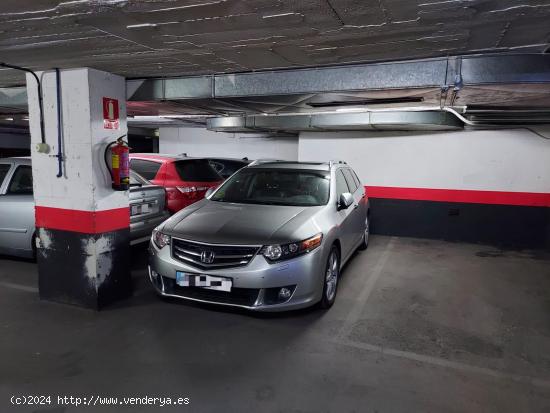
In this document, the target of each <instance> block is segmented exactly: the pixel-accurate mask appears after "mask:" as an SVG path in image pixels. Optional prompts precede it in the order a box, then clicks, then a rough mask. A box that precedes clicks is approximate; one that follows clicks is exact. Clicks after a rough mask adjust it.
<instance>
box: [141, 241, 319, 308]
mask: <svg viewBox="0 0 550 413" xmlns="http://www.w3.org/2000/svg"><path fill="white" fill-rule="evenodd" d="M323 255H324V254H323V245H321V246H320V247H319V248H317V249H315V250H314V251H312V252H310V253H307V254H304V255H302V256H299V257H297V258H293V259H290V260H286V261H282V262H279V263H276V264H270V263H268V262H267V261H266V259H265V258H264V257H263V256H262V255H260V254H257V255H256V256H255V257H254V258H252V260H251V261H250V262H249V263H248V264H247V265H246V266H242V267H234V268H227V269H217V270H201V269H198V268H195V267H193V266H190V265H187V264H185V263H183V262H181V261H178V260H176V259H174V258H173V257H172V254H171V248H170V246H169V245H167V246H165V247H164V248H162V249H159V248H157V246H156V245H155V244H154V243H152V242H151V243H150V244H149V277H150V280H151V283H152V284H153V286H154V288H155V290H156V291H157V293H158V294H160V295H162V296H165V297H177V298H182V299H186V300H190V301H196V302H204V303H213V304H220V305H226V306H232V307H240V308H246V309H248V310H255V311H288V310H294V309H299V308H304V307H309V306H311V305H313V304H315V303H317V302H318V301H319V300H320V299H321V295H322V291H323V280H324V273H325V265H326V262H325V261H326V257H324V256H323ZM176 271H181V272H184V273H188V274H200V275H204V274H206V275H211V276H215V277H224V278H230V279H231V280H232V290H231V292H223V291H214V290H211V289H208V288H200V287H180V286H178V285H176V282H175V281H176ZM283 287H290V288H291V289H293V292H292V295H291V296H290V298H289V299H288V300H286V301H280V300H279V301H278V300H274V299H273V297H274V296H276V295H277V294H276V293H277V292H278V290H279V289H280V288H283Z"/></svg>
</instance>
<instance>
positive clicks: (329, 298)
mask: <svg viewBox="0 0 550 413" xmlns="http://www.w3.org/2000/svg"><path fill="white" fill-rule="evenodd" d="M339 280H340V253H339V251H338V248H337V247H336V245H333V246H332V248H331V249H330V253H329V254H328V258H327V265H326V267H325V272H324V274H323V296H322V297H321V301H320V302H319V306H320V307H321V308H323V309H329V308H330V307H332V305H333V304H334V301H335V300H336V293H337V292H338V281H339Z"/></svg>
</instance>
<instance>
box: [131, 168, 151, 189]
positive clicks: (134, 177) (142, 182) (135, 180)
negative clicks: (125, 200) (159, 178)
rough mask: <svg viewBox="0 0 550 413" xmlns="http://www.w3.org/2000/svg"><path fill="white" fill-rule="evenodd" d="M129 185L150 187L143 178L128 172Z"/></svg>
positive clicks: (149, 183) (133, 172)
mask: <svg viewBox="0 0 550 413" xmlns="http://www.w3.org/2000/svg"><path fill="white" fill-rule="evenodd" d="M130 185H151V182H149V181H147V180H146V179H145V178H144V177H143V176H141V175H139V174H138V173H136V172H135V171H132V170H130Z"/></svg>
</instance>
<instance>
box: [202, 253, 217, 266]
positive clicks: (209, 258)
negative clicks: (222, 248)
mask: <svg viewBox="0 0 550 413" xmlns="http://www.w3.org/2000/svg"><path fill="white" fill-rule="evenodd" d="M214 258H216V254H214V251H202V252H201V262H202V263H203V264H212V263H213V262H214Z"/></svg>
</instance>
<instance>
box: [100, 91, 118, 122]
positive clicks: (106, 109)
mask: <svg viewBox="0 0 550 413" xmlns="http://www.w3.org/2000/svg"><path fill="white" fill-rule="evenodd" d="M119 127H120V121H119V113H118V99H112V98H105V97H104V98H103V128H104V129H119Z"/></svg>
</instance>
